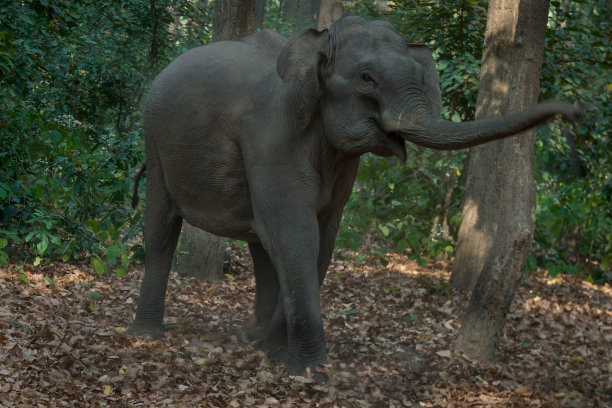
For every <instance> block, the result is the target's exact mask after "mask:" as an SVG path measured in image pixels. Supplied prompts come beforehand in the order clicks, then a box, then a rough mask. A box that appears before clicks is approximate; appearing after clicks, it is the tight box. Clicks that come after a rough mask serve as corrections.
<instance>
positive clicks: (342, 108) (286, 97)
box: [129, 17, 581, 375]
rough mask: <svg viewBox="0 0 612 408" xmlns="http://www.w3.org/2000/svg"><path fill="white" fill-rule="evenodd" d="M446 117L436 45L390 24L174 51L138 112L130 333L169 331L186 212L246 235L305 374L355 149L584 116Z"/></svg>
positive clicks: (566, 111) (217, 230)
mask: <svg viewBox="0 0 612 408" xmlns="http://www.w3.org/2000/svg"><path fill="white" fill-rule="evenodd" d="M440 110H441V100H440V89H439V84H438V75H437V72H436V69H435V65H434V61H433V59H432V56H431V53H430V51H429V49H428V48H427V47H426V46H423V45H408V44H406V43H405V42H404V40H403V39H402V37H401V36H400V35H399V34H398V33H397V32H396V31H395V30H394V29H393V27H392V26H391V25H390V24H388V23H386V22H383V21H371V22H366V21H364V20H362V19H361V18H358V17H347V18H344V19H341V20H340V21H338V22H337V23H336V24H334V26H333V27H332V28H331V29H330V30H329V31H327V30H325V31H322V32H318V31H315V30H309V31H306V32H304V33H303V34H301V35H299V36H298V37H297V38H295V39H294V40H292V41H289V42H287V40H286V39H285V38H283V37H282V36H280V35H279V34H277V33H275V32H272V31H262V32H260V33H257V34H254V35H252V36H250V37H247V38H245V39H243V40H241V41H225V42H217V43H213V44H210V45H206V46H203V47H199V48H195V49H193V50H191V51H188V52H186V53H185V54H183V55H182V56H180V57H179V58H178V59H176V60H175V61H174V62H172V63H171V64H170V65H169V66H168V67H167V68H166V69H164V70H163V71H162V72H161V73H160V74H159V76H158V77H157V78H156V80H155V82H154V83H153V85H152V87H151V90H150V93H149V96H148V99H147V102H146V106H145V111H144V132H145V139H146V157H147V164H146V166H147V191H146V209H145V222H146V230H145V240H146V262H145V276H144V280H143V282H142V287H141V290H140V299H139V303H138V309H137V312H136V319H135V321H134V323H133V324H132V325H131V326H130V328H129V333H131V334H134V335H148V336H153V337H156V336H160V335H161V333H162V326H161V324H162V318H163V315H164V298H165V294H166V285H167V281H168V274H169V271H170V266H171V262H172V255H173V252H174V250H175V247H176V243H177V239H178V236H179V232H180V229H181V222H182V220H183V219H184V220H186V221H187V222H189V223H190V224H192V225H194V226H197V227H199V228H201V229H204V230H206V231H209V232H211V233H213V234H216V235H220V236H225V237H229V238H233V239H239V240H245V241H247V242H248V243H249V249H250V251H251V254H252V256H253V260H254V264H255V278H256V287H257V288H256V305H255V315H256V318H257V324H258V326H259V327H260V328H261V331H262V332H263V333H264V335H263V347H264V349H265V350H267V351H268V353H269V355H270V357H271V358H272V359H275V360H284V361H286V362H287V365H288V371H289V373H290V374H298V375H299V374H302V373H304V371H305V369H306V368H308V367H310V368H315V367H316V366H317V365H318V364H321V363H326V349H325V341H324V336H323V324H322V321H321V308H320V303H319V286H320V285H321V282H322V281H323V278H324V276H325V273H326V270H327V267H328V265H329V262H330V259H331V256H332V250H333V248H334V239H335V237H336V233H337V230H338V224H339V223H340V218H341V215H342V210H343V207H344V205H345V203H346V201H347V199H348V197H349V194H350V192H351V189H352V186H353V183H354V180H355V173H356V171H357V165H358V162H359V156H360V155H361V154H363V153H366V152H373V153H376V154H378V155H381V156H397V157H399V158H400V159H405V158H406V151H405V146H404V143H405V141H406V140H407V141H410V142H413V143H416V144H418V145H421V146H427V147H431V148H434V149H460V148H464V147H470V146H474V145H477V144H480V143H484V142H487V141H490V140H495V139H499V138H503V137H506V136H510V135H512V134H515V133H518V132H521V131H523V130H525V129H528V128H530V127H533V126H535V125H537V124H539V123H542V122H545V121H546V120H548V119H550V118H551V117H553V116H554V115H555V114H558V113H560V114H562V115H564V116H565V117H566V118H568V119H571V120H576V119H579V118H580V115H581V112H580V110H579V109H577V108H575V107H573V106H571V105H569V104H567V103H561V102H552V103H545V104H540V105H536V106H533V107H531V108H528V109H526V110H525V111H523V112H521V113H518V114H514V115H510V116H507V117H504V118H499V119H491V120H485V121H479V122H467V123H460V124H459V123H452V122H446V121H443V120H440V119H439V114H440Z"/></svg>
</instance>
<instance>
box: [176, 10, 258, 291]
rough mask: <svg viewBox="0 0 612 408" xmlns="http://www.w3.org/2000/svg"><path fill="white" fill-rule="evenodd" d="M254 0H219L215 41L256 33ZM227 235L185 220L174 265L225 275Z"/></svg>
mask: <svg viewBox="0 0 612 408" xmlns="http://www.w3.org/2000/svg"><path fill="white" fill-rule="evenodd" d="M254 16H255V0H217V1H216V2H215V15H214V18H213V41H221V40H237V39H239V38H242V37H245V36H247V35H249V34H251V33H253V28H254ZM224 257H225V238H220V237H217V236H215V235H212V234H209V233H207V232H204V231H202V230H200V229H198V228H196V227H194V226H192V225H189V224H188V223H186V222H183V231H182V233H181V239H180V242H179V247H178V250H177V253H176V257H175V262H174V269H175V270H176V271H177V272H179V273H184V274H187V275H191V276H194V277H196V278H199V279H206V280H210V281H217V280H220V279H221V278H222V277H223V261H224Z"/></svg>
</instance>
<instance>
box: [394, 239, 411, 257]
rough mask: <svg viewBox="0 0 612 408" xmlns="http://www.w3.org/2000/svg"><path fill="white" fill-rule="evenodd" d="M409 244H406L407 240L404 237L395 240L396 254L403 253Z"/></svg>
mask: <svg viewBox="0 0 612 408" xmlns="http://www.w3.org/2000/svg"><path fill="white" fill-rule="evenodd" d="M409 245H410V244H408V241H407V240H405V239H400V240H399V241H398V242H397V245H396V248H397V253H398V254H403V253H404V251H406V249H408V246H409Z"/></svg>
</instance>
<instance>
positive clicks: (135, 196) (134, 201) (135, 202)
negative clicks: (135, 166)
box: [132, 162, 147, 208]
mask: <svg viewBox="0 0 612 408" xmlns="http://www.w3.org/2000/svg"><path fill="white" fill-rule="evenodd" d="M146 169H147V162H145V163H144V164H143V165H142V167H141V168H140V169H139V170H138V172H137V173H136V176H135V177H134V193H133V194H132V208H136V206H137V205H138V184H140V178H141V177H142V175H143V174H144V172H145V170H146Z"/></svg>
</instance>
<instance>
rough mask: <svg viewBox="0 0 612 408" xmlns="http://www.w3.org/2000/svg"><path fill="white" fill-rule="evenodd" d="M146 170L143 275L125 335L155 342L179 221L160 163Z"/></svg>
mask: <svg viewBox="0 0 612 408" xmlns="http://www.w3.org/2000/svg"><path fill="white" fill-rule="evenodd" d="M155 164H157V165H155ZM147 167H148V168H147V193H146V199H147V202H146V207H145V275H144V279H143V281H142V285H141V287H140V298H139V300H138V308H137V310H136V319H135V320H134V323H132V325H131V326H130V327H129V329H128V333H129V334H132V335H137V336H149V337H154V338H156V337H160V336H161V335H162V333H163V331H162V320H163V317H164V309H165V298H166V287H167V285H168V275H169V274H170V268H171V266H172V257H173V255H174V250H175V249H176V244H177V241H178V237H179V234H180V232H181V224H182V218H181V217H180V216H179V215H178V214H177V212H176V210H175V207H174V204H173V202H172V200H171V198H170V194H169V193H168V190H167V189H166V186H165V185H164V181H163V180H164V177H163V172H162V169H161V166H159V162H158V163H154V164H153V165H152V166H151V163H147Z"/></svg>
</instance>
